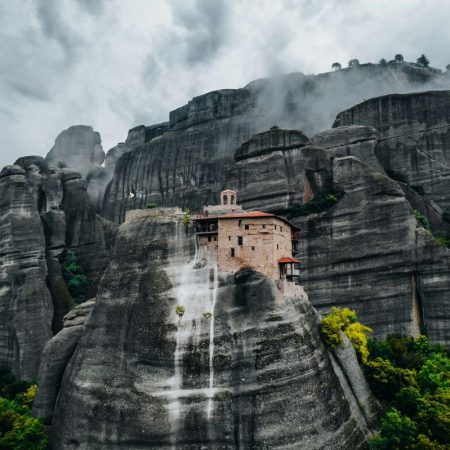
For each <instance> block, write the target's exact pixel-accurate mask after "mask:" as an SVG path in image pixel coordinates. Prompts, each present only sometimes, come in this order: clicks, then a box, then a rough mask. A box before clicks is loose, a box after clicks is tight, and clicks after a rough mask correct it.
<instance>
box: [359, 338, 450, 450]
mask: <svg viewBox="0 0 450 450" xmlns="http://www.w3.org/2000/svg"><path fill="white" fill-rule="evenodd" d="M367 348H368V350H369V358H368V360H367V362H366V364H365V365H364V372H365V374H366V377H367V380H368V382H369V384H370V387H371V389H372V391H373V392H374V394H375V395H376V396H377V397H378V398H379V399H380V400H382V401H383V402H384V403H385V404H386V405H387V406H388V407H389V410H388V412H387V413H386V415H385V417H384V420H383V423H382V427H381V433H380V435H379V436H376V437H375V438H373V439H371V441H370V448H371V449H382V450H388V449H389V450H391V449H399V450H401V449H405V450H419V449H420V450H422V449H438V450H441V449H442V450H443V449H449V448H450V358H449V355H448V352H447V351H446V350H445V349H444V348H443V347H442V346H439V345H433V344H431V343H430V341H429V340H428V338H427V337H425V336H419V337H418V338H416V339H414V338H413V337H410V336H401V335H392V336H388V338H387V339H386V340H385V341H383V342H380V341H376V340H369V343H368V346H367Z"/></svg>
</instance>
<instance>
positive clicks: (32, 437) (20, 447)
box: [0, 370, 50, 450]
mask: <svg viewBox="0 0 450 450" xmlns="http://www.w3.org/2000/svg"><path fill="white" fill-rule="evenodd" d="M35 395H36V385H35V384H33V383H27V382H24V381H17V380H16V379H15V377H14V376H13V375H12V374H11V373H10V372H8V371H6V370H1V371H0V448H1V449H5V450H47V449H49V448H50V447H49V441H48V435H47V432H46V430H45V428H44V425H43V424H42V422H41V421H40V420H39V419H36V418H34V417H32V416H31V405H32V403H33V400H34V396H35Z"/></svg>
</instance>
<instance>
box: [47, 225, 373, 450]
mask: <svg viewBox="0 0 450 450" xmlns="http://www.w3.org/2000/svg"><path fill="white" fill-rule="evenodd" d="M194 267H195V257H194V245H193V239H192V238H190V237H188V236H186V234H185V230H184V227H182V226H180V224H179V223H177V222H175V221H174V220H171V219H167V218H164V219H161V220H160V221H156V220H153V221H152V220H150V219H148V218H144V219H137V220H133V221H130V222H126V223H125V224H123V225H122V226H121V228H120V231H119V235H118V237H117V239H116V244H115V252H114V256H113V257H112V260H111V264H110V266H109V269H108V270H107V272H106V274H105V276H104V278H103V281H102V283H101V287H100V290H99V295H98V297H97V300H96V304H95V306H94V308H93V310H92V313H91V316H90V318H89V320H88V321H87V322H86V323H85V325H84V326H85V328H86V329H85V332H84V333H83V336H82V337H81V339H80V341H79V343H78V346H77V348H76V350H75V353H74V355H73V356H72V358H71V360H70V363H69V365H68V366H67V368H66V370H65V374H64V377H63V381H62V385H61V389H60V392H59V396H58V400H57V404H56V409H55V415H54V420H53V426H52V443H53V448H55V449H69V448H78V447H80V448H108V449H113V448H121V449H128V448H129V449H137V448H143V447H145V448H167V449H168V448H179V449H188V448H201V447H204V448H209V449H219V448H230V449H231V448H260V449H263V448H267V449H269V448H287V447H292V448H308V449H323V448H333V449H347V448H356V449H357V448H364V442H365V440H366V437H367V435H368V433H369V431H368V425H367V423H366V421H365V419H364V416H363V414H362V412H361V411H353V410H352V409H351V408H350V399H348V398H347V397H346V395H347V394H346V392H350V391H344V388H343V387H342V385H341V381H340V380H341V375H338V374H337V373H336V372H335V369H334V368H333V365H332V362H331V360H330V356H329V353H328V352H327V350H326V349H325V348H324V347H323V345H322V343H321V341H320V338H319V335H318V326H317V320H318V319H317V315H316V313H315V311H314V309H313V308H312V306H311V305H310V303H309V302H308V300H307V299H306V297H305V295H304V293H303V291H302V290H301V289H299V290H298V293H297V295H294V296H283V295H282V294H281V292H280V291H279V290H278V288H277V287H276V286H275V284H274V283H273V282H272V281H270V280H268V279H266V278H264V277H263V276H262V275H259V274H257V273H255V272H252V271H243V272H240V273H239V274H237V275H236V276H235V277H234V276H224V275H223V274H222V275H221V274H219V273H218V271H217V269H216V268H214V267H213V266H202V268H199V269H195V268H194ZM177 304H182V305H184V306H185V314H184V316H183V318H182V319H179V318H178V317H177V315H176V314H175V307H176V306H177Z"/></svg>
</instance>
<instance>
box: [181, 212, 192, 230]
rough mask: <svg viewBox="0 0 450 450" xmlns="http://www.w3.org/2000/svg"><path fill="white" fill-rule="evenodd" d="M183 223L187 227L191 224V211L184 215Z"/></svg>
mask: <svg viewBox="0 0 450 450" xmlns="http://www.w3.org/2000/svg"><path fill="white" fill-rule="evenodd" d="M181 223H182V224H183V225H184V226H185V227H187V226H188V225H189V224H190V223H191V211H190V210H189V209H186V211H185V212H184V215H183V217H182V219H181Z"/></svg>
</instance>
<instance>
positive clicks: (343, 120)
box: [334, 91, 450, 232]
mask: <svg viewBox="0 0 450 450" xmlns="http://www.w3.org/2000/svg"><path fill="white" fill-rule="evenodd" d="M352 124H358V125H369V126H373V127H375V128H376V129H377V130H378V131H379V133H380V136H379V141H378V143H377V146H376V149H375V154H376V156H377V158H378V160H379V161H380V164H381V165H382V167H383V168H384V170H385V172H386V173H387V174H388V175H389V176H390V177H391V178H393V179H394V180H396V181H398V182H399V183H401V184H402V185H403V186H405V192H406V194H407V195H408V199H409V200H410V201H411V203H413V204H414V206H415V207H417V208H419V209H421V210H422V212H423V213H425V214H426V215H427V216H428V217H429V218H430V219H431V220H432V224H433V225H434V228H435V229H438V230H440V231H443V232H450V224H449V220H450V219H445V217H447V216H448V217H450V91H435V92H423V93H417V94H407V95H387V96H385V97H379V98H373V99H371V100H368V101H366V102H363V103H361V104H359V105H356V106H354V107H353V108H350V109H349V110H347V111H344V112H341V113H340V114H338V116H337V117H336V121H335V123H334V126H335V127H336V126H342V125H352ZM406 188H407V189H406Z"/></svg>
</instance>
